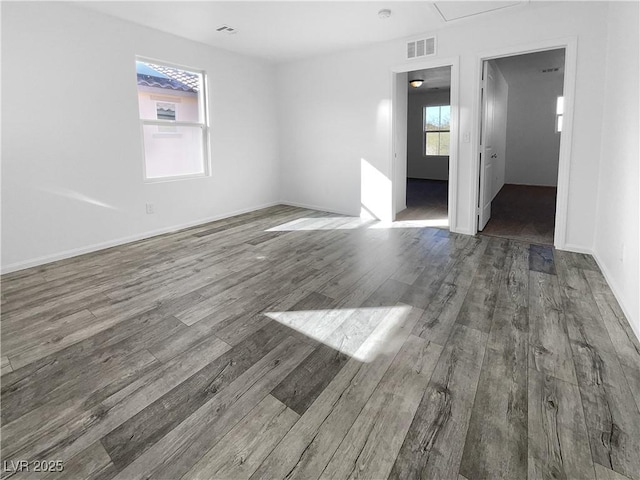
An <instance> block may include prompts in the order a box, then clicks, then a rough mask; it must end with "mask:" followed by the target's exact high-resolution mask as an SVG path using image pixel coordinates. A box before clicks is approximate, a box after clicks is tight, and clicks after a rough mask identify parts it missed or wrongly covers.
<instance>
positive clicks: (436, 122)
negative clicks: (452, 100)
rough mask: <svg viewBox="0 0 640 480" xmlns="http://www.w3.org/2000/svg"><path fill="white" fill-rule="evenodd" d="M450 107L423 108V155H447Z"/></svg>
mask: <svg viewBox="0 0 640 480" xmlns="http://www.w3.org/2000/svg"><path fill="white" fill-rule="evenodd" d="M450 118H451V107H450V106H449V105H438V106H432V107H424V154H425V155H427V156H432V155H441V156H448V155H449V137H450V131H449V129H450V126H449V120H450Z"/></svg>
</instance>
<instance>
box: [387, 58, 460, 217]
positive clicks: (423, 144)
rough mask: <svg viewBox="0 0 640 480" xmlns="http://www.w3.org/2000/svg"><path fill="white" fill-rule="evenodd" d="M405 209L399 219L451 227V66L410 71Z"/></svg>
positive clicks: (408, 77)
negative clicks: (449, 209) (449, 207)
mask: <svg viewBox="0 0 640 480" xmlns="http://www.w3.org/2000/svg"><path fill="white" fill-rule="evenodd" d="M406 78H407V82H408V92H407V130H406V134H407V138H406V142H407V156H406V162H407V164H406V172H407V173H406V207H407V208H406V209H405V210H403V211H402V212H400V213H398V215H397V217H396V218H397V220H400V221H403V220H423V221H427V222H428V223H429V224H430V225H433V226H436V227H441V228H448V226H449V222H448V218H449V214H448V203H449V163H450V162H449V160H450V147H451V141H450V139H451V138H452V137H451V66H442V67H435V68H426V69H421V70H414V71H410V72H408V74H407V77H406Z"/></svg>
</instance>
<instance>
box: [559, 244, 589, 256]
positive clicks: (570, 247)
mask: <svg viewBox="0 0 640 480" xmlns="http://www.w3.org/2000/svg"><path fill="white" fill-rule="evenodd" d="M556 248H557V249H558V250H566V251H567V252H574V253H586V254H587V255H593V254H594V253H593V248H587V247H583V246H582V245H574V244H572V243H565V244H564V246H562V247H556Z"/></svg>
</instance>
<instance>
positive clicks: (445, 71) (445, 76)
mask: <svg viewBox="0 0 640 480" xmlns="http://www.w3.org/2000/svg"><path fill="white" fill-rule="evenodd" d="M407 77H408V80H409V81H411V80H413V79H414V78H421V79H422V80H424V83H423V84H422V85H420V86H419V87H417V88H414V87H411V86H410V87H409V95H411V94H415V93H426V92H433V91H435V90H449V89H451V67H438V68H429V69H426V70H416V71H413V72H409V74H408V75H407Z"/></svg>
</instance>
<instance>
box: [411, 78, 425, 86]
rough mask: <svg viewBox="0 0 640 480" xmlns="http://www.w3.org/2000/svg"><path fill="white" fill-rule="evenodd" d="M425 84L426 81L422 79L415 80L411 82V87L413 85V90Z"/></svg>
mask: <svg viewBox="0 0 640 480" xmlns="http://www.w3.org/2000/svg"><path fill="white" fill-rule="evenodd" d="M423 83H424V80H422V79H421V78H414V79H413V80H410V81H409V85H411V86H412V87H413V88H418V87H420V86H422V84H423Z"/></svg>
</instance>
